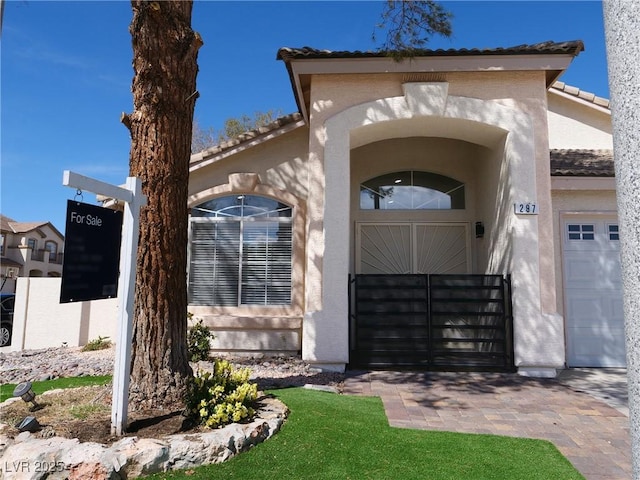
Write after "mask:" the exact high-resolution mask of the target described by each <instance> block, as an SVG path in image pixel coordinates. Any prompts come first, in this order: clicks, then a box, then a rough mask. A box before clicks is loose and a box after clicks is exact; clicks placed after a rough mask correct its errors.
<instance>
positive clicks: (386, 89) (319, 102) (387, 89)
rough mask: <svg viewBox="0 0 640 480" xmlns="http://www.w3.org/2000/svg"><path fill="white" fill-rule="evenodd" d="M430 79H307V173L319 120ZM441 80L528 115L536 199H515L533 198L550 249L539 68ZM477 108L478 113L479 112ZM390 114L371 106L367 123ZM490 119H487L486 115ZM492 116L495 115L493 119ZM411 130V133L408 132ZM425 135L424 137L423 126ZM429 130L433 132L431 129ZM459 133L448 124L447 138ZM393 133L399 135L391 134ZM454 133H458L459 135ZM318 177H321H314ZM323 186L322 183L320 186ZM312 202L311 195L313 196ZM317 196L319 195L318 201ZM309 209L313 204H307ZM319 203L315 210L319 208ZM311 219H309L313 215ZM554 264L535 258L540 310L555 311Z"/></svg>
mask: <svg viewBox="0 0 640 480" xmlns="http://www.w3.org/2000/svg"><path fill="white" fill-rule="evenodd" d="M421 77H424V78H429V77H431V78H434V76H433V75H432V74H428V73H416V74H410V75H406V76H403V75H401V74H389V75H383V74H377V75H366V76H359V75H322V76H315V77H313V79H312V90H311V107H310V110H311V119H310V121H311V132H317V133H315V134H314V133H312V135H311V137H310V152H313V155H317V158H316V157H315V156H312V158H311V162H310V172H311V174H312V175H313V174H314V173H316V172H317V173H318V174H320V175H321V177H323V175H322V174H323V173H324V170H323V165H322V156H323V154H322V152H323V144H324V136H323V133H322V132H323V131H324V126H323V124H324V122H325V121H326V120H327V119H328V118H330V117H332V116H333V115H335V114H336V113H338V112H340V111H343V110H345V109H346V108H348V107H350V106H353V105H359V104H362V103H365V102H368V101H375V100H377V99H381V98H390V97H398V96H401V95H402V94H403V90H402V83H403V81H407V79H408V81H417V79H419V78H421ZM436 78H438V79H441V80H446V82H447V84H448V94H449V95H450V96H454V95H455V96H458V97H469V98H477V99H483V100H495V101H496V102H497V103H498V104H501V105H504V106H506V107H509V108H514V109H518V110H521V111H523V112H524V113H526V114H527V115H529V117H530V119H531V121H532V123H533V126H534V135H535V138H534V139H533V142H534V145H535V146H536V147H535V162H536V167H535V171H536V173H535V174H536V184H537V187H536V190H537V195H536V198H522V199H519V201H525V202H536V203H537V204H538V207H539V209H540V211H541V212H543V213H542V214H541V215H539V218H538V242H539V245H540V251H547V252H549V251H552V250H553V248H554V247H553V227H552V223H551V216H550V214H549V213H550V212H551V197H550V195H549V190H550V183H549V154H548V133H547V132H548V130H547V123H546V122H547V115H546V111H547V110H546V109H547V101H546V98H547V90H546V88H545V79H544V73H543V72H528V71H524V72H473V73H468V72H448V73H443V74H438V75H437V77H436ZM481 115H482V112H478V116H479V117H480V116H481ZM387 118H393V114H392V112H389V114H388V116H387V115H386V114H385V110H384V107H382V108H381V109H379V110H377V111H375V112H373V111H371V117H370V119H369V122H370V123H372V124H373V123H376V122H380V121H384V120H386V119H387ZM487 120H491V119H487ZM494 120H495V119H494ZM452 127H453V126H452ZM518 129H519V125H513V132H514V133H515V134H518V133H519V132H518ZM411 133H412V134H413V135H415V132H411ZM424 135H426V136H429V135H430V132H429V131H428V130H425V131H424ZM431 135H433V134H431ZM458 135H460V132H459V131H458V130H457V129H454V128H452V130H451V133H450V138H456V137H457V136H458ZM394 136H402V134H400V135H398V134H395V135H394ZM458 138H459V137H458ZM319 178H320V177H319ZM322 188H324V187H322ZM312 201H313V199H312ZM318 201H319V200H318ZM312 210H313V208H312ZM321 210H322V207H318V208H317V211H321ZM311 221H312V222H313V221H314V219H313V218H312V219H311ZM317 222H318V223H317V224H314V225H317V226H311V228H310V231H313V230H316V229H319V228H321V227H320V225H321V222H320V219H318V220H317ZM554 276H555V275H554V266H553V264H552V262H551V261H550V260H548V259H547V258H545V257H541V258H540V279H539V281H540V288H541V306H542V310H543V311H544V312H553V311H554V310H555V303H556V300H555V288H554V285H555V278H554ZM320 295H321V292H320V291H317V298H313V299H310V302H311V304H313V305H316V306H319V305H320V303H321V301H320V298H319V297H320Z"/></svg>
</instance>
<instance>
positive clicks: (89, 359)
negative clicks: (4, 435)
mask: <svg viewBox="0 0 640 480" xmlns="http://www.w3.org/2000/svg"><path fill="white" fill-rule="evenodd" d="M114 357H115V350H114V348H113V347H111V348H108V349H104V350H96V351H93V352H82V351H81V349H80V348H79V347H59V348H46V349H39V350H25V351H22V352H10V353H0V384H3V383H20V382H24V381H27V380H28V381H42V380H50V379H54V378H60V377H79V376H87V375H111V374H113V360H114ZM224 358H226V359H228V360H230V361H231V362H232V363H233V364H234V365H236V366H237V367H248V368H249V369H250V370H251V372H252V374H251V378H252V379H253V381H255V382H257V383H258V386H259V388H260V389H266V388H278V387H287V386H304V385H307V384H311V385H328V386H331V387H334V388H336V389H337V390H338V391H341V390H342V384H343V381H344V375H343V374H340V373H328V372H319V371H317V370H316V369H314V368H312V367H311V366H310V365H309V364H307V363H305V362H303V361H302V360H301V359H300V357H291V356H281V357H264V356H260V357H250V356H225V357H224ZM211 366H212V363H211V362H198V363H193V364H192V367H193V369H194V371H196V370H198V369H201V370H210V369H211Z"/></svg>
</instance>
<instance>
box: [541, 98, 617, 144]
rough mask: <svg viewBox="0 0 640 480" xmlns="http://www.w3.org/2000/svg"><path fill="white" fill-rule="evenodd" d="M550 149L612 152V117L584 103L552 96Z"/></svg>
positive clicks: (549, 114) (550, 102) (549, 115)
mask: <svg viewBox="0 0 640 480" xmlns="http://www.w3.org/2000/svg"><path fill="white" fill-rule="evenodd" d="M548 122H549V148H551V149H591V150H600V149H604V150H610V149H613V137H612V133H611V113H610V112H609V111H607V110H605V109H603V108H601V107H597V106H594V105H590V104H588V103H586V102H585V101H582V100H577V99H571V98H566V97H565V96H562V95H561V94H558V93H556V92H554V91H553V90H550V92H549V111H548Z"/></svg>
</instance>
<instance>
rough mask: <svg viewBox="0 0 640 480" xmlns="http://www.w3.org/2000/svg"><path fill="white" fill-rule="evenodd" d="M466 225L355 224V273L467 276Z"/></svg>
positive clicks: (468, 269) (468, 258) (468, 251)
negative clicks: (456, 274) (465, 274)
mask: <svg viewBox="0 0 640 480" xmlns="http://www.w3.org/2000/svg"><path fill="white" fill-rule="evenodd" d="M470 265H471V261H470V249H469V234H468V224H466V223H424V222H423V223H418V222H406V223H358V224H356V273H361V274H374V273H383V274H392V273H397V274H410V273H420V274H430V273H434V274H435V273H440V274H454V273H459V274H464V273H470Z"/></svg>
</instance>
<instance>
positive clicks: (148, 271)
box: [122, 0, 202, 409]
mask: <svg viewBox="0 0 640 480" xmlns="http://www.w3.org/2000/svg"><path fill="white" fill-rule="evenodd" d="M192 4H193V2H192V1H182V0H178V1H175V0H174V1H151V2H149V1H142V0H132V1H131V5H132V8H133V20H132V22H131V25H130V27H129V30H130V32H131V36H132V43H133V68H134V78H133V86H132V91H133V108H134V111H133V113H131V114H130V115H127V114H123V116H122V122H123V123H124V124H125V125H126V126H127V127H128V128H129V130H130V132H131V152H130V158H129V168H130V175H131V176H136V177H139V178H140V179H141V180H142V185H143V186H142V189H143V193H144V194H145V195H146V196H147V206H146V207H144V208H143V209H142V211H141V214H140V244H139V248H138V263H137V272H136V275H137V277H136V290H135V305H136V306H135V314H134V322H133V345H132V352H131V359H132V367H131V382H130V397H129V398H130V406H131V408H132V409H142V408H160V409H168V408H174V407H175V406H177V405H180V404H183V401H184V393H185V391H186V387H187V381H188V378H189V377H190V376H191V375H192V371H191V367H190V366H189V359H188V352H187V344H186V333H187V287H186V268H187V222H188V214H187V188H188V176H189V156H190V151H191V131H192V125H193V112H194V108H195V101H196V98H197V96H198V94H197V92H196V76H197V73H198V64H197V56H198V49H199V48H200V46H201V45H202V40H201V38H200V36H199V35H198V33H196V32H194V31H193V30H192V28H191V11H192Z"/></svg>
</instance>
